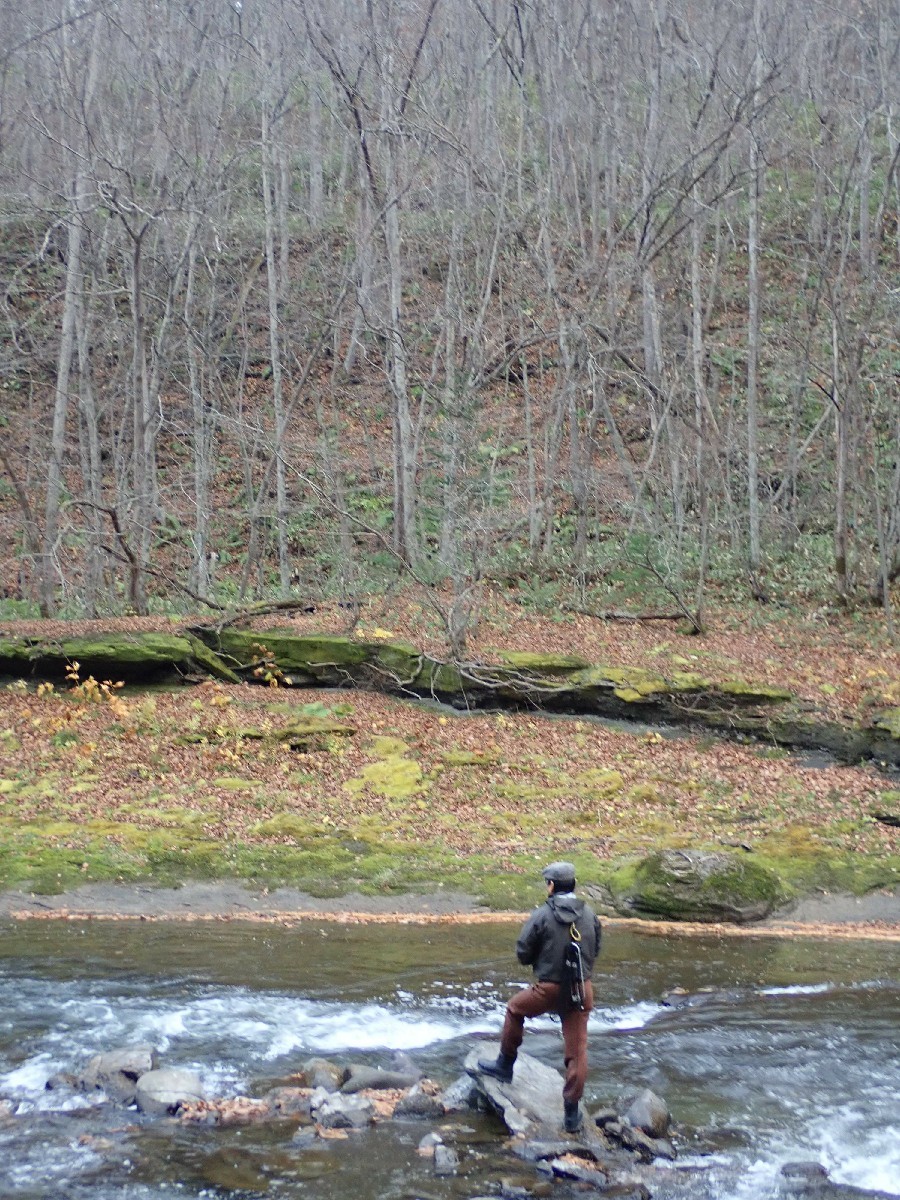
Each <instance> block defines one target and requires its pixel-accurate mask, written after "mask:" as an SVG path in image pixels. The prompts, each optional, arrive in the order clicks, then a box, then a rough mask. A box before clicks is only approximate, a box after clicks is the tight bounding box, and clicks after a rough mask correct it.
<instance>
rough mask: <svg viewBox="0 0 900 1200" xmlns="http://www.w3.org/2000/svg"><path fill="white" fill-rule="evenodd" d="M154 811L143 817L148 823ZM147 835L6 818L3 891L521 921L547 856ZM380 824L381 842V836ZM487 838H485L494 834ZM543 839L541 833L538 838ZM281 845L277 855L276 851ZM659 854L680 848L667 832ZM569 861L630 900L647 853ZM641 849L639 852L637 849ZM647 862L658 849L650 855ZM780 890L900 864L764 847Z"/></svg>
mask: <svg viewBox="0 0 900 1200" xmlns="http://www.w3.org/2000/svg"><path fill="white" fill-rule="evenodd" d="M151 811H152V810H146V812H145V810H141V809H139V808H138V807H135V810H134V812H133V813H132V814H131V815H132V816H133V817H134V819H135V820H140V819H141V818H142V817H144V816H145V815H146V814H147V813H149V812H151ZM154 815H155V816H156V817H157V819H158V820H159V819H160V818H161V823H158V824H157V825H156V826H155V827H154V828H152V829H147V828H143V827H141V826H138V825H134V824H129V823H126V822H112V821H104V820H97V821H90V822H87V823H84V822H80V823H79V822H74V821H67V820H64V819H54V820H46V821H43V822H33V823H29V824H24V825H23V824H20V823H15V822H14V821H12V820H10V818H9V817H8V816H3V817H0V887H2V888H16V889H21V890H26V891H30V892H34V893H36V894H54V893H59V892H62V891H66V890H68V889H71V888H73V887H77V886H78V885H79V884H83V883H89V882H101V881H102V882H118V883H125V884H127V883H135V882H141V881H143V882H152V883H154V884H158V885H160V886H177V885H179V884H182V883H184V882H187V881H190V880H216V879H236V880H241V881H243V882H245V883H246V884H247V885H248V886H253V887H268V888H275V887H279V886H287V887H294V888H298V889H299V890H301V891H304V892H308V893H309V894H311V895H312V896H315V897H336V896H342V895H345V894H346V893H348V892H351V891H356V892H360V893H362V894H363V895H400V894H409V893H411V894H416V893H419V894H425V893H429V892H435V891H439V890H442V889H447V890H455V891H460V892H464V893H467V894H469V895H472V896H474V897H476V898H477V899H478V900H479V901H480V902H481V903H483V904H486V905H487V906H489V907H491V908H495V909H498V910H504V909H507V910H521V909H526V908H530V907H532V906H533V905H535V904H537V903H539V901H540V898H541V897H540V887H539V886H538V885H539V883H540V876H539V872H540V866H541V863H542V861H543V859H542V857H541V854H540V853H537V852H535V853H521V854H518V855H514V856H507V857H505V858H504V860H503V861H502V862H498V861H497V859H496V857H495V856H494V855H493V854H492V853H491V852H490V850H489V849H485V850H482V851H479V852H477V853H473V854H469V855H466V856H461V855H459V854H458V853H457V852H456V851H454V850H453V849H451V848H447V847H445V846H443V845H441V844H440V843H439V842H425V841H419V840H410V839H409V838H402V837H400V836H395V838H389V837H385V836H384V834H385V830H384V828H383V825H382V824H381V823H375V822H371V823H369V824H368V825H367V823H366V822H365V821H364V820H363V821H361V822H359V823H358V824H357V826H356V827H354V828H352V829H349V828H348V829H341V830H335V831H331V832H326V831H324V830H323V829H322V828H321V827H317V826H315V825H314V824H313V823H312V822H311V821H309V820H306V819H304V818H302V817H299V816H298V815H297V814H292V813H284V814H280V815H277V816H274V817H270V818H267V819H265V820H263V821H260V822H258V823H257V825H255V826H253V827H252V828H251V829H250V830H249V834H250V836H251V837H256V838H260V839H262V838H266V839H269V841H268V842H267V843H266V844H253V843H252V842H248V841H237V840H227V839H225V840H223V839H214V838H211V837H209V836H208V835H206V834H205V833H204V830H203V821H204V820H205V819H206V814H204V813H203V812H197V811H195V810H183V809H182V810H178V809H171V810H168V811H166V812H161V813H154ZM376 825H377V831H376V828H375V826H376ZM489 832H490V830H489V829H487V828H486V833H489ZM534 832H535V834H536V835H537V833H538V832H539V831H538V830H535V831H534ZM273 842H277V843H278V844H272V843H273ZM648 842H653V843H656V847H657V848H658V846H660V845H664V844H668V845H673V844H676V843H677V842H678V839H677V838H675V839H673V838H671V837H666V836H665V835H664V832H663V831H660V834H659V835H658V836H657V837H655V838H652V839H648ZM585 846H586V848H584V849H581V850H579V849H578V848H577V845H573V846H572V847H571V848H570V849H568V850H567V851H566V854H567V857H570V858H572V859H573V860H574V861H575V863H576V866H577V868H578V873H579V878H580V879H581V880H582V881H583V882H584V883H585V884H592V885H595V886H598V887H600V888H601V889H602V888H604V887H609V886H610V885H611V884H612V885H614V887H615V888H616V889H617V890H622V888H623V887H624V886H625V883H623V881H625V882H627V880H628V878H629V877H630V874H633V873H634V871H635V869H636V865H637V862H638V861H639V855H638V854H634V853H633V854H632V855H631V856H629V857H625V858H623V857H622V856H617V857H616V858H614V859H611V860H601V859H598V858H597V857H596V856H595V855H594V854H593V853H592V852H591V851H590V849H589V848H588V847H589V843H586V844H585ZM635 849H636V848H635ZM643 849H644V852H649V851H650V849H651V845H649V844H648V845H647V846H645V847H644V848H643ZM751 861H752V862H753V863H754V864H756V865H758V866H760V867H765V868H767V869H768V870H770V871H772V872H773V873H774V874H775V875H776V876H777V878H778V879H779V881H780V883H781V885H782V889H783V893H784V896H785V897H786V898H787V899H791V898H794V897H798V896H802V895H808V894H822V893H832V892H840V893H849V894H851V895H863V894H864V893H866V892H868V891H871V890H873V889H876V888H885V887H897V886H900V856H894V857H885V858H879V859H877V860H876V859H873V858H872V856H871V855H865V854H861V853H857V852H852V851H843V852H839V851H837V850H835V849H834V848H830V847H827V846H825V845H820V844H818V843H817V842H816V841H815V839H814V838H812V837H809V836H807V835H805V834H804V833H803V831H801V830H792V831H789V832H788V833H786V834H784V835H783V836H780V837H770V838H767V839H765V840H764V841H761V842H760V844H759V847H758V848H755V849H754V851H753V853H752V854H751V855H748V862H751Z"/></svg>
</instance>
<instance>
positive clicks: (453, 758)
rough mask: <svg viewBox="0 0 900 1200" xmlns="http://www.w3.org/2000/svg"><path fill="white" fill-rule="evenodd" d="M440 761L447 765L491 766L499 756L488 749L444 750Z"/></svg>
mask: <svg viewBox="0 0 900 1200" xmlns="http://www.w3.org/2000/svg"><path fill="white" fill-rule="evenodd" d="M441 761H442V762H443V763H444V764H445V765H446V766H448V767H491V766H494V764H495V763H498V762H499V761H500V756H499V755H498V754H495V753H493V752H491V751H489V750H457V749H453V750H445V751H444V753H443V754H442V755H441Z"/></svg>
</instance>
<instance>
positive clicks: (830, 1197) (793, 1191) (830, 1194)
mask: <svg viewBox="0 0 900 1200" xmlns="http://www.w3.org/2000/svg"><path fill="white" fill-rule="evenodd" d="M779 1184H780V1192H781V1195H782V1196H785V1197H791V1200H898V1193H897V1192H873V1191H871V1190H869V1189H868V1188H858V1187H853V1186H852V1185H849V1184H846V1183H832V1181H831V1179H830V1178H829V1176H828V1172H827V1171H826V1170H825V1168H824V1167H823V1166H821V1165H820V1164H819V1163H815V1162H795V1163H785V1164H784V1166H783V1167H782V1168H781V1175H780V1178H779Z"/></svg>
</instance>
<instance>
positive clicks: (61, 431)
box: [39, 173, 85, 617]
mask: <svg viewBox="0 0 900 1200" xmlns="http://www.w3.org/2000/svg"><path fill="white" fill-rule="evenodd" d="M84 189H85V182H84V177H83V176H82V175H81V174H80V173H79V174H78V175H77V176H76V178H75V182H74V185H73V188H72V196H71V198H70V205H71V208H70V212H69V219H68V222H67V227H68V234H69V238H68V256H67V259H66V288H65V294H64V297H63V315H62V329H61V332H60V340H59V359H58V362H57V368H56V392H55V397H54V403H53V429H52V432H51V435H50V456H49V459H48V462H47V494H46V501H45V505H44V534H43V538H42V540H41V562H40V571H39V596H40V610H41V616H44V617H49V616H52V615H53V614H54V613H55V611H56V597H55V592H56V577H57V568H56V565H55V560H56V539H57V536H58V533H59V505H60V497H61V493H62V486H63V460H64V458H65V452H66V425H67V422H68V413H69V398H70V392H69V385H70V379H71V374H72V367H73V365H74V361H75V350H76V340H75V331H76V322H77V319H78V309H79V307H80V297H81V293H82V290H83V283H84V281H83V275H82V262H81V246H82V229H83V216H82V212H81V204H82V195H83V193H84Z"/></svg>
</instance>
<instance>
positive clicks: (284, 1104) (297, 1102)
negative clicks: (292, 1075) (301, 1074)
mask: <svg viewBox="0 0 900 1200" xmlns="http://www.w3.org/2000/svg"><path fill="white" fill-rule="evenodd" d="M263 1099H264V1100H265V1101H266V1103H267V1104H268V1105H269V1106H270V1107H271V1109H272V1111H273V1112H275V1113H280V1114H281V1115H282V1116H285V1117H298V1116H301V1117H302V1116H306V1115H307V1114H308V1113H309V1109H310V1098H309V1096H307V1095H306V1093H305V1092H304V1091H303V1090H302V1089H301V1088H295V1087H276V1088H270V1089H269V1091H268V1092H266V1094H265V1096H263Z"/></svg>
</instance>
